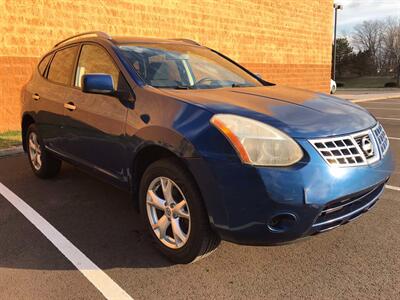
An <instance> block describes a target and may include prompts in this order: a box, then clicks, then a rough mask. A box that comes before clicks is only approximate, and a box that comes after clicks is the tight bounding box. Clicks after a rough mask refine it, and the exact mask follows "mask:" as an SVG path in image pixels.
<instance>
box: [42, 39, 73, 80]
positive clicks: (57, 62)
mask: <svg viewBox="0 0 400 300" xmlns="http://www.w3.org/2000/svg"><path fill="white" fill-rule="evenodd" d="M77 50H78V46H73V47H69V48H66V49H63V50H60V51H58V52H57V53H56V54H55V55H54V58H53V60H52V62H51V64H50V68H49V73H48V75H47V78H48V79H49V80H51V81H54V82H56V83H60V84H64V85H70V84H71V77H72V73H73V71H74V64H75V57H76V53H77Z"/></svg>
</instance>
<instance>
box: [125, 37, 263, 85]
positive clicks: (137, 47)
mask: <svg viewBox="0 0 400 300" xmlns="http://www.w3.org/2000/svg"><path fill="white" fill-rule="evenodd" d="M119 48H120V49H121V51H122V53H123V55H124V56H125V58H126V59H127V60H128V62H129V63H130V65H131V66H132V67H134V68H135V70H136V71H137V72H138V74H139V75H140V76H141V77H142V79H143V80H144V81H145V82H146V83H147V84H149V85H151V86H153V87H157V88H174V89H215V88H221V87H255V86H262V83H261V82H260V81H259V80H257V79H256V78H254V77H253V76H251V75H250V74H248V73H247V72H245V71H244V70H242V69H241V68H239V67H238V66H236V65H235V64H233V63H231V62H230V61H229V60H227V59H225V58H223V57H222V56H220V55H218V54H217V53H215V52H213V51H211V50H209V49H207V48H203V47H195V46H188V45H180V44H147V43H146V44H136V43H135V44H128V45H121V46H119Z"/></svg>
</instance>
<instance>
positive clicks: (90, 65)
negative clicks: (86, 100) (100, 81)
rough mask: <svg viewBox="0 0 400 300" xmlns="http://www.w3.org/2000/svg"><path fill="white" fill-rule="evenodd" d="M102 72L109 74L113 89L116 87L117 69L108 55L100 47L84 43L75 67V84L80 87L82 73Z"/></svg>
mask: <svg viewBox="0 0 400 300" xmlns="http://www.w3.org/2000/svg"><path fill="white" fill-rule="evenodd" d="M92 73H103V74H109V75H111V77H112V79H113V84H114V89H116V88H117V85H118V78H119V70H118V68H117V67H116V66H115V65H114V62H113V61H112V59H111V57H110V55H109V54H108V53H107V52H106V51H105V50H104V49H102V48H100V47H98V46H93V45H84V46H83V47H82V51H81V55H80V56H79V62H78V67H77V69H76V76H75V86H77V87H81V83H82V82H81V81H82V76H83V75H84V74H92Z"/></svg>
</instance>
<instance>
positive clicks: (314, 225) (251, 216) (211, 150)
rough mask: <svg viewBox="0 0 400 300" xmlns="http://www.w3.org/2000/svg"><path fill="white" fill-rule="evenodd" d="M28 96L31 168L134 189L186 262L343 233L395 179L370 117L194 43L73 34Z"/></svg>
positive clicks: (144, 211)
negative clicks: (224, 247)
mask: <svg viewBox="0 0 400 300" xmlns="http://www.w3.org/2000/svg"><path fill="white" fill-rule="evenodd" d="M21 98H22V99H21V100H22V108H23V109H22V135H23V145H24V149H25V151H26V152H27V154H28V157H29V162H30V164H31V167H32V170H33V172H34V173H35V174H36V175H37V176H39V177H41V178H50V177H53V176H55V175H56V174H57V173H59V171H60V167H61V161H66V162H69V163H71V164H74V165H76V166H78V167H80V168H82V169H84V170H86V171H89V172H90V173H92V174H94V175H96V176H98V177H100V178H103V179H105V180H107V181H108V182H110V183H112V184H114V185H116V186H118V187H120V188H122V189H125V190H127V191H129V192H130V193H131V194H132V199H133V201H134V203H135V204H136V205H137V207H138V209H139V210H140V212H141V215H142V216H143V221H144V222H145V224H146V228H147V230H148V232H149V234H150V235H151V236H152V237H153V238H154V242H155V245H156V246H157V247H158V248H159V249H160V250H161V252H162V253H163V254H165V255H166V256H167V257H168V258H169V259H171V260H172V261H174V262H177V263H189V262H191V261H194V260H196V259H198V258H200V257H202V256H204V255H206V254H208V253H210V252H211V251H212V250H214V249H215V248H216V247H217V246H218V244H219V241H220V240H221V239H223V240H227V241H231V242H234V243H239V244H246V245H273V244H282V243H286V242H289V241H292V240H295V239H299V238H303V237H306V236H310V235H315V234H318V233H321V232H324V231H327V230H329V229H332V228H335V227H337V226H340V225H342V224H345V223H347V222H349V221H351V220H352V219H355V218H356V217H358V216H359V215H360V214H362V213H364V212H366V211H368V210H369V209H370V208H371V207H372V206H373V205H374V204H375V203H376V201H377V200H378V198H379V196H380V195H381V193H382V192H383V189H384V185H385V182H386V181H387V180H388V178H389V176H390V174H391V172H392V171H393V161H392V155H391V152H390V150H389V142H388V138H387V136H386V134H385V131H384V129H383V128H382V126H381V125H380V124H379V123H378V122H377V121H376V119H375V118H374V117H373V116H372V115H371V114H369V113H368V112H367V111H366V110H365V109H363V108H361V107H359V106H357V105H354V104H352V103H349V102H347V101H344V100H340V99H337V98H334V97H331V96H328V95H325V94H321V93H315V92H311V91H305V90H300V89H293V88H287V87H280V86H277V85H275V84H272V83H270V82H267V81H264V80H263V79H261V78H260V77H258V76H256V75H254V74H253V73H251V72H250V71H248V70H246V69H245V68H244V67H242V66H241V65H239V64H237V63H236V62H234V61H232V60H231V59H229V58H228V57H226V56H224V55H223V54H221V53H218V52H217V51H215V50H212V49H209V48H207V47H204V46H201V45H199V44H197V43H196V42H193V41H190V40H183V39H181V40H178V39H148V38H129V37H110V36H109V35H107V34H105V33H102V32H89V33H84V34H80V35H77V36H74V37H71V38H69V39H66V40H64V41H62V42H60V43H58V44H57V45H55V47H54V48H53V49H52V50H51V51H50V52H48V53H47V54H46V55H44V57H43V58H42V59H41V60H40V62H39V64H38V66H37V68H36V69H35V71H34V73H33V76H32V78H31V80H30V81H29V82H28V83H27V84H26V85H25V86H24V88H23V90H22V96H21Z"/></svg>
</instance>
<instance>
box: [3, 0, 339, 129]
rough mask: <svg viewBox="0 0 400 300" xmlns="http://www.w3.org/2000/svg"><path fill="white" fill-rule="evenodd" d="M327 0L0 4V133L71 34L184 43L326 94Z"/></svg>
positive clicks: (11, 124)
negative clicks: (44, 59)
mask: <svg viewBox="0 0 400 300" xmlns="http://www.w3.org/2000/svg"><path fill="white" fill-rule="evenodd" d="M332 3H333V2H332V1H331V0H308V1H294V0H279V1H278V0H248V1H247V0H233V1H218V0H202V1H194V0H192V1H187V0H186V1H184V0H165V1H159V0H146V1H143V0H124V1H112V0H99V1H87V0H63V1H57V0H54V1H47V0H32V1H27V0H0V10H1V12H2V17H1V19H0V43H1V47H0V51H1V52H0V70H1V72H0V96H1V97H0V132H1V131H4V130H9V129H17V128H19V126H20V125H19V124H20V107H19V94H20V89H21V87H22V86H23V85H24V83H25V82H27V81H28V80H29V77H30V75H31V73H32V70H33V68H34V66H35V64H36V63H37V61H38V58H39V57H40V56H41V55H43V54H44V53H45V52H47V51H48V50H50V49H51V48H52V46H53V45H54V44H55V43H56V42H57V41H59V40H61V39H63V38H65V37H68V36H71V35H74V34H76V33H79V32H85V31H92V30H100V31H105V32H108V33H109V34H111V35H129V36H145V37H160V38H189V39H193V40H196V41H198V42H200V43H201V44H203V45H206V46H208V47H211V48H214V49H216V50H218V51H220V52H222V53H224V54H226V55H228V56H230V57H232V58H233V59H234V60H236V61H238V62H240V63H242V64H243V65H245V66H246V67H247V68H249V69H250V70H252V71H253V72H256V73H260V74H262V76H263V78H265V79H267V80H269V81H272V82H275V83H279V84H284V85H290V86H295V87H303V88H307V89H311V90H316V91H322V92H328V90H329V80H330V69H331V39H332Z"/></svg>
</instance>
